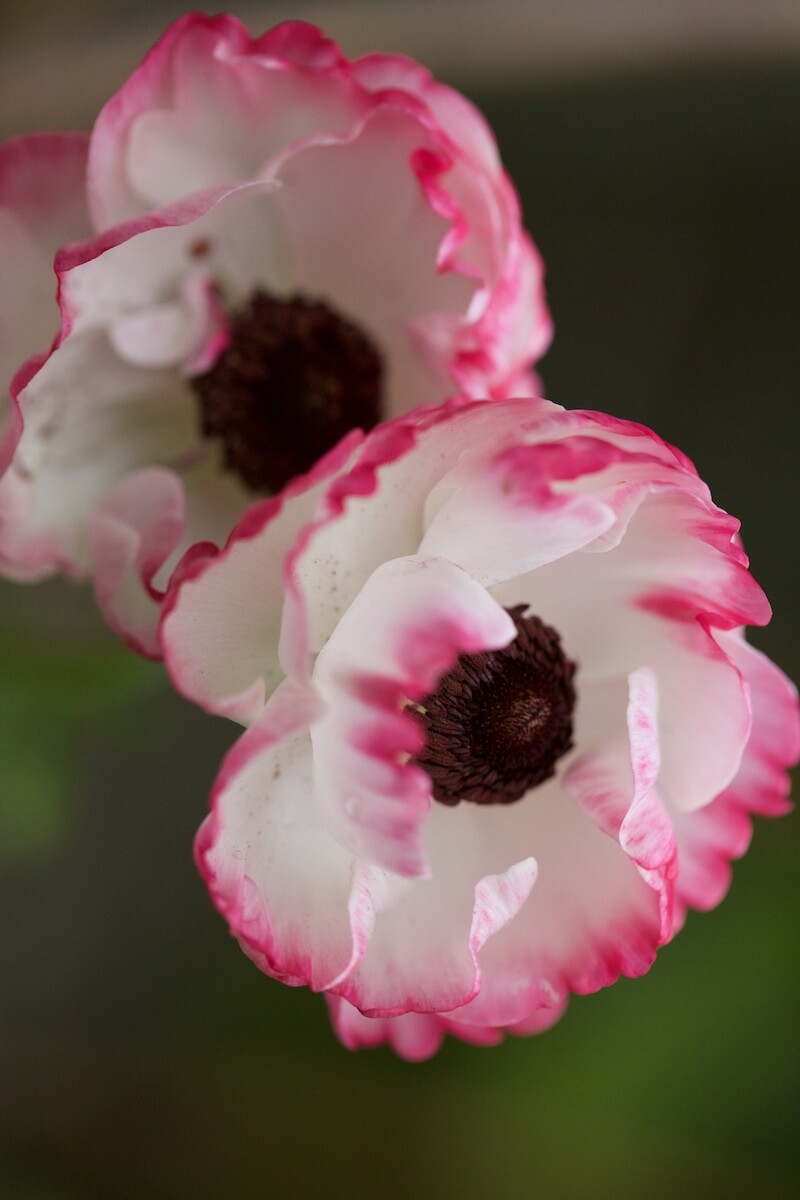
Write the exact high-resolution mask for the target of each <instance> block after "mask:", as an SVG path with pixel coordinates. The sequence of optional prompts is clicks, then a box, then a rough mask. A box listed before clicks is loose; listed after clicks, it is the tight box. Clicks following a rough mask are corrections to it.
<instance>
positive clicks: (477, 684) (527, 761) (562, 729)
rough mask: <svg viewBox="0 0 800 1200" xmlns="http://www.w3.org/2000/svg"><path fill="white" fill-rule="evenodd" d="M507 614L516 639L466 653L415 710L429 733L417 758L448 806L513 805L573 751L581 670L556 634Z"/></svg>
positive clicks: (518, 611) (517, 612)
mask: <svg viewBox="0 0 800 1200" xmlns="http://www.w3.org/2000/svg"><path fill="white" fill-rule="evenodd" d="M525 607H526V606H525V605H524V604H521V605H518V606H517V607H515V608H509V609H507V610H506V611H507V612H508V614H509V616H510V617H511V618H512V619H513V621H514V624H515V625H516V627H517V636H516V638H515V639H514V641H513V642H511V644H510V645H508V646H506V647H505V648H504V649H503V650H492V651H486V652H485V653H481V654H462V655H461V657H460V658H459V660H458V662H457V663H456V665H455V666H454V667H453V668H452V670H450V671H448V672H447V674H446V675H443V676H442V678H441V679H440V680H439V684H438V687H437V688H436V691H435V692H432V693H431V694H430V695H428V696H424V697H423V698H422V699H421V700H420V701H418V703H417V704H416V705H414V706H413V707H414V710H415V711H416V714H417V716H418V719H419V720H420V721H421V723H422V726H423V728H424V730H425V749H424V750H423V752H422V754H421V755H420V756H419V758H418V759H417V760H416V761H417V763H418V765H419V766H421V767H422V768H423V770H425V771H427V773H428V774H429V775H430V777H431V780H432V782H433V795H434V799H436V800H439V801H440V802H441V803H442V804H450V805H452V804H458V802H459V800H472V801H474V802H475V803H476V804H510V803H511V802H512V801H514V800H519V799H520V797H521V796H523V795H524V794H525V792H527V791H529V790H530V789H531V788H534V787H536V786H537V785H538V784H540V783H544V781H545V780H546V779H549V778H550V777H551V776H552V775H553V773H554V771H555V766H556V763H557V762H558V760H559V759H560V758H561V756H562V755H564V754H566V752H567V751H568V750H569V749H570V748H571V746H572V713H573V709H574V707H575V688H574V686H573V677H574V675H575V664H574V663H573V662H570V660H569V659H568V658H567V657H566V656H565V654H564V651H563V650H562V649H561V639H560V638H559V636H558V634H557V633H556V631H555V630H554V629H551V628H550V626H549V625H545V624H544V622H543V621H540V620H539V618H538V617H533V616H527V617H526V616H524V615H523V614H524V612H525Z"/></svg>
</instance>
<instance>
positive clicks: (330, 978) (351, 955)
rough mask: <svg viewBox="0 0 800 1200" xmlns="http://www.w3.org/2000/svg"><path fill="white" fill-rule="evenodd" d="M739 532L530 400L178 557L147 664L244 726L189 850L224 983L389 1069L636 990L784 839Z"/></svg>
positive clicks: (756, 601)
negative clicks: (233, 966) (292, 1012)
mask: <svg viewBox="0 0 800 1200" xmlns="http://www.w3.org/2000/svg"><path fill="white" fill-rule="evenodd" d="M737 530H738V522H736V521H735V520H734V519H733V518H731V517H729V516H728V515H727V514H725V513H724V512H722V511H721V510H719V509H718V508H716V507H715V505H714V504H713V503H712V500H711V497H710V495H709V492H708V489H707V487H706V486H705V484H704V483H703V482H702V481H701V480H700V479H699V477H698V476H697V473H696V471H695V470H694V468H693V467H692V465H691V463H689V461H688V460H687V459H686V458H685V457H684V456H683V455H681V454H680V453H679V452H678V451H676V450H675V449H673V448H672V447H670V446H668V445H667V444H665V443H664V442H662V441H661V440H660V439H659V438H658V437H657V436H656V435H655V434H653V433H652V432H651V431H649V430H648V429H646V428H644V427H643V426H638V425H634V424H631V423H629V422H624V421H619V420H615V419H613V418H611V417H607V416H603V415H601V414H597V413H591V412H563V411H561V410H558V409H556V408H555V406H544V405H541V404H536V403H535V402H532V401H530V400H524V399H523V400H509V401H497V402H494V403H487V404H480V403H477V404H472V405H468V406H454V405H446V406H441V407H439V408H429V409H427V410H425V411H420V412H418V413H416V414H413V415H410V416H407V417H403V418H399V419H398V420H396V421H394V422H391V423H389V424H388V425H385V426H383V427H380V428H378V429H376V430H375V431H373V432H372V433H371V434H369V435H367V436H366V437H365V438H364V439H363V440H361V441H360V442H359V444H357V445H356V444H354V445H353V446H351V448H350V450H349V453H348V457H347V461H344V460H341V461H339V462H333V461H332V460H329V461H328V463H327V465H326V466H325V468H324V469H321V470H320V472H319V475H318V477H317V480H316V482H315V486H314V487H313V488H311V489H308V490H307V491H306V492H305V493H304V494H302V495H300V496H298V495H294V496H291V497H286V496H277V497H275V498H274V499H272V500H269V501H265V502H263V503H262V504H261V505H256V506H255V507H254V508H253V509H252V510H251V511H250V512H249V513H248V514H247V515H246V516H245V517H244V518H243V520H242V521H241V523H240V524H239V526H238V527H237V528H236V530H235V531H234V532H233V534H232V536H231V538H230V540H229V542H228V544H227V546H226V547H225V548H224V549H223V550H222V551H221V552H217V551H215V550H214V549H213V548H206V549H205V550H204V549H203V548H200V547H198V548H196V549H195V550H194V552H193V553H190V554H189V555H188V556H187V557H186V559H185V560H184V562H183V563H182V565H181V567H180V568H179V570H178V571H177V573H176V575H175V577H174V579H173V583H172V585H171V589H170V594H169V596H168V600H167V604H166V606H165V610H164V616H163V621H162V641H163V650H164V655H165V659H166V662H167V666H168V668H169V670H170V673H171V676H172V679H173V681H174V683H175V684H176V686H177V687H178V688H179V690H181V691H182V692H183V693H184V694H185V695H187V696H189V697H190V698H191V699H193V700H194V701H195V702H197V703H199V704H200V705H202V706H204V707H205V708H206V709H208V710H209V711H211V712H215V713H221V714H226V715H228V716H231V717H233V718H235V719H238V720H240V721H242V722H243V723H244V724H246V725H247V726H248V728H247V730H246V731H245V733H244V734H243V735H242V736H241V738H240V739H239V741H238V742H237V743H236V744H235V745H234V747H233V749H232V750H231V751H230V753H229V754H228V756H227V758H226V760H225V762H224V764H223V766H222V769H221V771H220V774H219V777H218V779H217V782H216V785H215V788H214V791H213V795H212V804H211V813H210V815H209V817H208V818H207V820H206V822H205V824H204V825H203V826H202V828H201V830H200V833H199V835H198V839H197V847H196V849H197V859H198V864H199V867H200V870H201V872H202V874H203V877H204V878H205V880H206V883H207V885H208V887H209V890H210V892H211V895H212V897H213V899H214V901H215V903H216V905H217V906H218V908H219V909H220V911H221V913H222V914H223V915H224V917H225V918H226V920H227V921H228V923H229V925H230V928H231V930H232V931H233V933H234V934H235V935H236V937H237V938H238V939H239V941H240V943H241V945H242V947H243V948H244V949H245V951H246V953H247V954H248V955H249V956H250V957H251V958H252V959H253V960H254V962H256V963H257V965H258V966H259V967H261V969H262V970H264V971H266V972H267V973H268V974H270V975H272V976H273V977H274V978H276V979H280V980H283V981H285V982H287V983H290V984H295V985H300V984H302V985H307V986H309V987H311V988H313V989H315V990H317V991H321V992H324V993H326V994H327V997H328V999H329V1004H330V1010H331V1015H332V1018H333V1021H334V1025H335V1027H336V1029H337V1032H338V1033H339V1036H340V1037H341V1039H342V1041H343V1042H344V1043H345V1044H346V1045H348V1046H350V1047H357V1046H362V1045H364V1046H366V1045H377V1044H379V1043H381V1042H389V1043H391V1044H392V1045H393V1046H394V1048H395V1049H396V1050H397V1052H398V1053H400V1054H402V1055H403V1056H405V1057H407V1058H424V1057H427V1056H429V1055H430V1054H432V1053H433V1052H435V1050H436V1049H437V1047H438V1045H439V1044H440V1042H441V1040H442V1038H443V1037H444V1035H445V1034H446V1033H447V1032H450V1033H452V1034H455V1035H456V1036H458V1037H461V1038H463V1039H465V1040H467V1041H472V1042H475V1043H478V1044H491V1043H492V1042H495V1041H497V1040H499V1039H500V1038H501V1037H502V1036H503V1033H504V1032H507V1031H510V1032H516V1033H531V1032H536V1031H538V1030H540V1029H543V1028H546V1027H547V1026H548V1025H549V1024H551V1023H552V1021H554V1020H555V1019H556V1018H557V1017H558V1016H559V1015H560V1013H561V1012H562V1010H563V1008H564V1005H565V1003H566V1000H567V997H568V995H569V994H570V993H587V992H592V991H595V990H597V989H598V988H601V987H604V986H606V985H608V984H610V983H612V982H614V980H616V979H617V978H618V977H619V976H620V975H623V974H624V975H628V976H638V975H641V974H642V973H644V972H645V971H647V969H648V968H649V966H650V965H651V963H652V961H653V959H654V956H655V954H656V951H657V950H658V948H659V947H660V946H662V945H663V944H665V943H666V942H668V941H669V940H670V939H671V938H672V937H673V935H674V934H675V933H676V932H677V931H678V930H679V929H680V927H681V925H682V923H683V921H684V918H685V915H686V912H687V910H688V909H689V908H696V909H708V908H710V907H712V906H714V905H715V904H717V903H718V902H719V901H720V899H721V898H722V896H723V895H724V893H725V891H726V890H727V887H728V884H729V881H730V874H731V865H730V864H731V861H732V860H733V859H735V858H737V857H739V856H740V855H741V854H743V853H744V851H745V850H746V848H747V845H748V841H749V838H750V833H751V817H752V815H753V814H759V815H764V816H775V815H779V814H781V813H783V812H785V811H786V810H787V800H786V797H787V792H788V779H787V775H786V768H787V767H788V766H789V765H791V763H792V762H794V761H795V760H796V758H797V756H798V742H799V741H800V730H799V728H798V710H797V698H796V694H795V692H794V690H793V689H792V687H791V685H790V684H789V683H788V681H787V680H786V679H785V677H784V676H783V675H782V674H781V672H780V671H779V670H778V669H777V668H776V667H775V666H773V665H772V664H771V663H770V662H769V661H768V660H766V659H765V658H764V657H763V656H762V655H761V654H760V653H759V652H758V651H756V650H755V649H753V648H752V647H751V646H749V645H748V644H747V643H746V642H745V640H744V637H743V629H744V627H745V626H746V625H763V624H765V623H766V622H767V621H768V620H769V618H770V609H769V605H768V603H767V601H766V599H765V597H764V595H763V593H762V592H761V590H760V588H759V587H758V585H757V584H756V583H755V581H754V580H753V578H752V576H751V575H750V573H749V571H748V566H747V559H746V558H745V555H744V553H743V551H742V549H741V546H740V544H739V541H738V536H737Z"/></svg>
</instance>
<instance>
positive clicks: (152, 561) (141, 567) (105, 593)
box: [89, 467, 186, 657]
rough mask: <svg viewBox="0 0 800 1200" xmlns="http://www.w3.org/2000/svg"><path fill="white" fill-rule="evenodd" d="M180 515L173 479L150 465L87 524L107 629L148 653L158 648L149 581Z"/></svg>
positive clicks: (175, 536)
mask: <svg viewBox="0 0 800 1200" xmlns="http://www.w3.org/2000/svg"><path fill="white" fill-rule="evenodd" d="M185 519H186V504H185V497H184V492H183V487H182V486H181V482H180V480H179V478H178V477H177V476H176V475H175V474H173V472H171V471H165V470H163V469H159V468H157V467H151V468H149V469H145V470H142V471H138V472H136V473H135V474H132V475H128V476H127V477H126V478H125V479H124V480H123V481H122V482H121V483H120V484H118V485H117V486H116V487H115V488H113V489H112V490H111V491H110V492H109V493H108V494H107V495H106V496H105V498H104V500H103V501H102V503H101V504H100V505H99V506H98V508H97V510H96V512H95V513H94V516H93V517H92V520H91V523H90V527H89V554H90V558H91V563H92V571H93V574H94V579H95V591H96V595H97V601H98V603H99V605H100V607H101V608H102V609H103V612H104V613H105V616H106V619H107V620H108V622H109V624H110V625H111V626H112V628H115V629H116V630H117V631H118V632H121V633H122V635H123V637H124V638H125V639H126V640H129V641H130V642H132V643H133V645H134V648H135V649H138V650H139V652H140V653H142V654H146V655H149V656H151V657H157V656H158V653H159V646H158V636H157V626H158V604H157V599H156V597H155V596H154V594H153V591H152V580H153V576H154V575H155V573H156V571H157V570H158V569H159V567H160V566H161V565H162V563H163V562H164V561H165V559H167V558H168V557H169V555H170V554H171V553H172V551H173V550H174V549H175V547H176V545H177V544H178V541H179V540H180V536H181V533H182V531H183V526H184V522H185Z"/></svg>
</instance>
